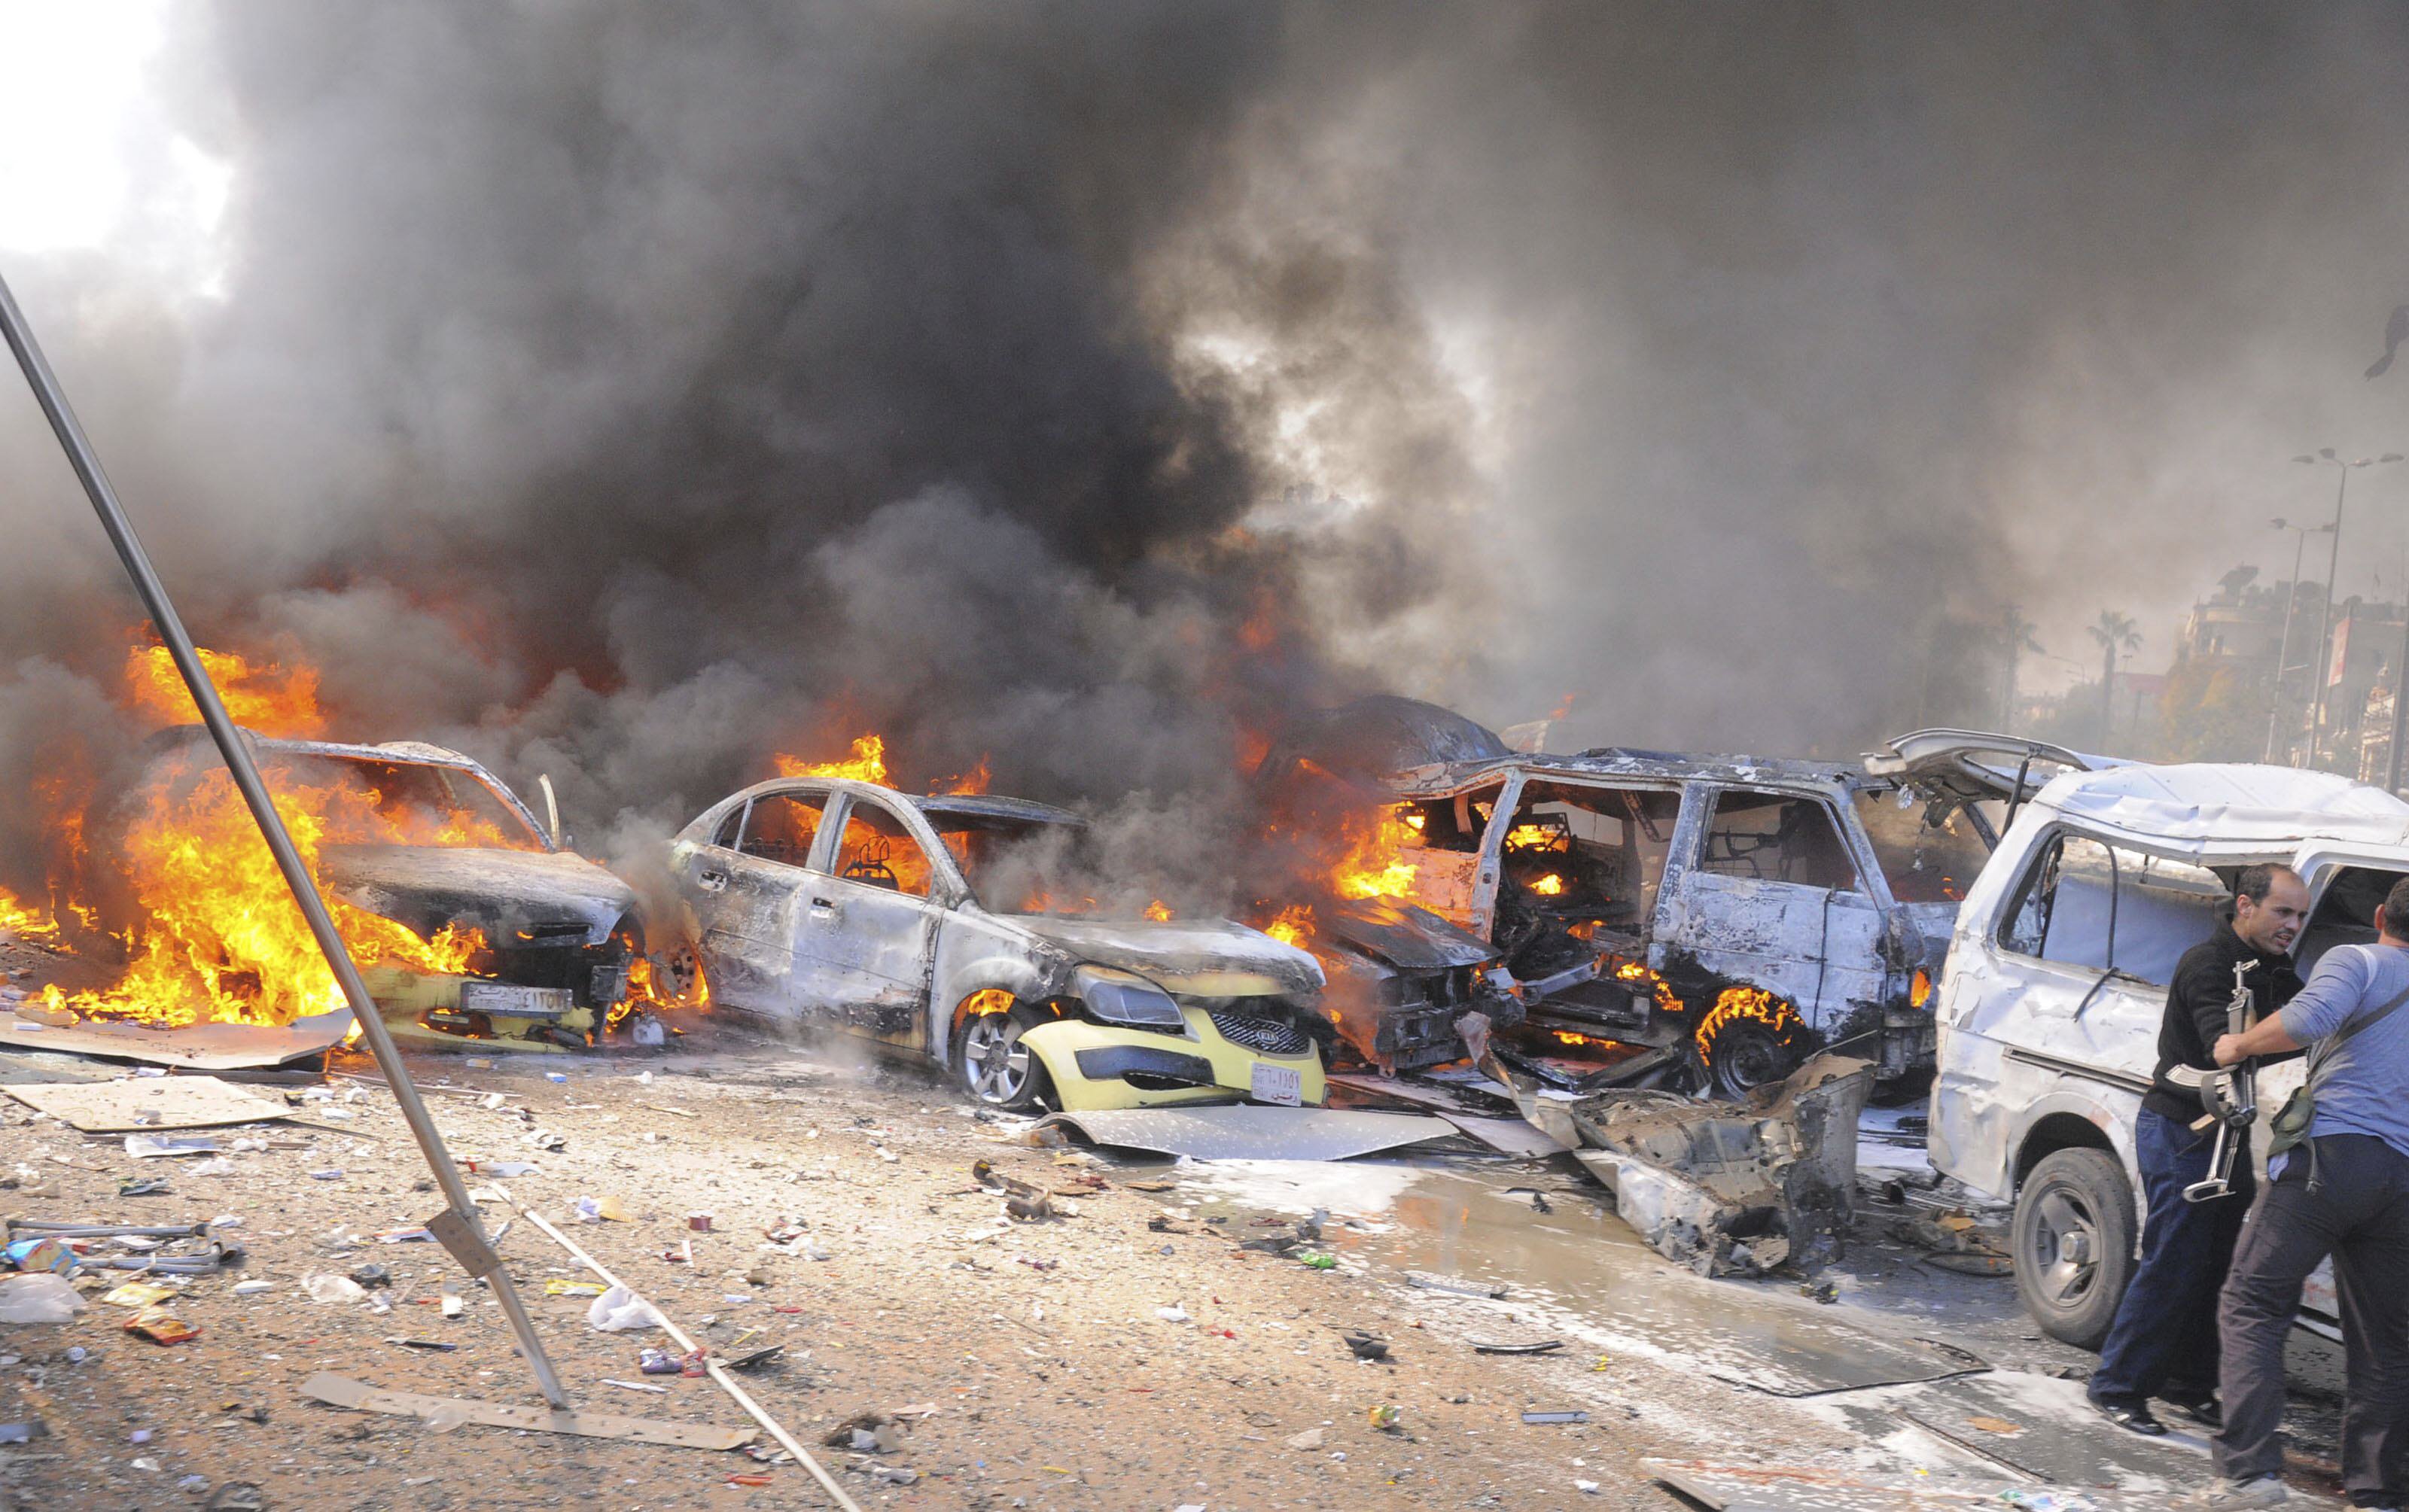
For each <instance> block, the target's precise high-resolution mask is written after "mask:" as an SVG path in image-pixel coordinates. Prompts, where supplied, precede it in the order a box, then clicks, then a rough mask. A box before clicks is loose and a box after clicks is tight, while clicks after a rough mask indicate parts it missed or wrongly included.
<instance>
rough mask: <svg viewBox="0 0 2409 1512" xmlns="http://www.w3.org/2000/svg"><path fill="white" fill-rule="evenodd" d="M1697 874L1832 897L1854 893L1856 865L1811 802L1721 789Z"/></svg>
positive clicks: (1819, 808) (1824, 815) (1817, 805)
mask: <svg viewBox="0 0 2409 1512" xmlns="http://www.w3.org/2000/svg"><path fill="white" fill-rule="evenodd" d="M1698 870H1699V871H1705V872H1709V873H1712V874H1714V875H1717V876H1725V877H1743V878H1747V879H1749V880H1751V881H1754V882H1787V883H1795V884H1796V885H1798V886H1804V887H1825V888H1830V889H1832V890H1833V891H1836V892H1850V891H1854V890H1856V889H1857V869H1856V866H1855V864H1854V863H1853V862H1852V861H1851V860H1850V859H1849V850H1848V847H1847V846H1846V845H1844V844H1843V843H1841V841H1840V832H1839V829H1838V828H1835V827H1834V825H1833V823H1832V815H1831V814H1830V813H1829V812H1827V811H1826V810H1825V807H1824V805H1823V804H1821V803H1819V802H1817V801H1816V800H1815V799H1810V798H1799V797H1796V796H1794V795H1791V794H1786V793H1765V792H1752V791H1750V790H1749V789H1747V788H1740V787H1727V788H1725V789H1724V790H1723V791H1722V792H1721V793H1719V794H1717V795H1716V797H1715V812H1714V817H1713V818H1712V819H1710V820H1709V821H1708V824H1707V843H1706V849H1705V852H1704V854H1703V855H1701V856H1700V857H1699V858H1698Z"/></svg>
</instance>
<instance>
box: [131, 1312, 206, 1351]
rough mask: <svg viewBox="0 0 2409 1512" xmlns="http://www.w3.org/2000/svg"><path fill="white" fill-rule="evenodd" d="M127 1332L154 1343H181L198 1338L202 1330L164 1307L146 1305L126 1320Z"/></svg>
mask: <svg viewBox="0 0 2409 1512" xmlns="http://www.w3.org/2000/svg"><path fill="white" fill-rule="evenodd" d="M125 1332H128V1333H131V1334H133V1335H134V1336H135V1337H136V1338H138V1339H148V1340H150V1341H151V1343H152V1344H181V1343H183V1342H184V1341H185V1340H186V1339H197V1338H199V1337H200V1336H201V1331H200V1329H199V1328H197V1327H196V1326H195V1325H193V1324H191V1323H187V1322H185V1321H184V1320H183V1319H182V1318H178V1317H177V1316H176V1315H175V1314H173V1313H170V1312H168V1311H167V1310H166V1308H164V1307H145V1308H143V1309H142V1310H141V1311H140V1312H138V1313H136V1314H135V1315H134V1316H133V1317H132V1318H127V1319H126V1320H125Z"/></svg>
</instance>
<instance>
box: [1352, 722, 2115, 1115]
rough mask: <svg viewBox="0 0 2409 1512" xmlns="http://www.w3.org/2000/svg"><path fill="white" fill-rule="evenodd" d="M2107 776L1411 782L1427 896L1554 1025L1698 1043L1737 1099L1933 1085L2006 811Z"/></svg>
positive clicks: (2040, 757) (1930, 764) (1554, 776)
mask: <svg viewBox="0 0 2409 1512" xmlns="http://www.w3.org/2000/svg"><path fill="white" fill-rule="evenodd" d="M2087 759H2089V758H2084V757H2080V756H2075V755H2074V754H2073V753H2070V752H2063V751H2057V750H2056V749H2055V748H2050V747H2042V746H2036V745H2033V744H2032V743H2031V742H2021V741H2007V740H2003V739H2001V738H1998V737H1989V736H1982V735H1975V734H1970V733H1968V732H1961V731H1921V732H1918V733H1917V734H1914V735H1911V736H1902V737H1900V738H1899V739H1898V740H1897V742H1893V744H1892V748H1891V749H1890V750H1889V751H1888V752H1886V753H1883V754H1882V755H1879V756H1872V757H1868V759H1867V760H1866V762H1865V763H1863V764H1859V765H1853V764H1848V763H1840V762H1823V761H1805V760H1773V759H1764V758H1758V757H1753V756H1697V755H1686V754H1674V753H1666V752H1656V751H1639V750H1627V749H1621V748H1603V749H1595V750H1590V751H1584V752H1582V753H1580V754H1579V755H1576V756H1551V755H1527V754H1508V755H1503V756H1484V757H1480V758H1477V759H1472V760H1460V761H1448V762H1438V763H1432V764H1427V765H1424V766H1421V767H1417V768H1413V769H1409V770H1406V771H1403V772H1400V773H1397V774H1395V775H1394V776H1393V777H1392V784H1391V785H1392V792H1393V795H1394V797H1395V799H1397V801H1398V803H1399V806H1400V807H1399V813H1400V815H1401V817H1402V820H1403V829H1404V838H1403V842H1402V844H1401V847H1400V858H1401V860H1402V861H1403V862H1404V863H1405V864H1406V865H1407V866H1408V867H1409V868H1410V870H1411V884H1410V895H1411V896H1412V897H1413V898H1414V899H1415V900H1416V901H1418V902H1419V903H1420V904H1421V906H1423V907H1425V908H1428V909H1430V910H1432V911H1434V912H1435V913H1437V914H1441V915H1442V916H1444V917H1446V918H1448V919H1450V920H1452V921H1453V922H1455V923H1457V924H1459V925H1461V926H1462V927H1463V928H1464V929H1466V930H1468V931H1469V932H1471V933H1473V934H1475V935H1478V936H1479V937H1481V938H1483V939H1485V940H1487V941H1489V942H1490V943H1491V944H1492V945H1493V947H1494V948H1495V949H1496V951H1497V952H1498V954H1499V956H1500V957H1501V958H1502V959H1503V960H1504V962H1505V964H1506V966H1507V969H1508V970H1509V971H1510V972H1512V974H1513V976H1514V978H1515V979H1516V981H1517V983H1518V985H1519V986H1518V990H1519V992H1520V995H1521V996H1522V1000H1523V1001H1525V1002H1526V1003H1527V1004H1529V1005H1530V1010H1531V1022H1532V1023H1533V1024H1534V1025H1535V1026H1537V1027H1539V1028H1543V1029H1551V1030H1557V1031H1559V1032H1560V1033H1561V1034H1562V1035H1564V1036H1565V1037H1568V1038H1570V1039H1573V1040H1576V1041H1578V1040H1581V1039H1588V1038H1595V1039H1604V1040H1611V1041H1617V1042H1622V1043H1623V1044H1639V1045H1646V1046H1652V1047H1654V1048H1656V1049H1658V1050H1660V1051H1680V1050H1681V1049H1682V1048H1683V1047H1684V1046H1685V1045H1686V1046H1694V1047H1695V1050H1696V1052H1697V1056H1698V1058H1699V1060H1700V1061H1702V1062H1703V1064H1704V1066H1705V1068H1706V1070H1707V1071H1708V1072H1709V1074H1710V1075H1711V1076H1712V1078H1713V1081H1714V1083H1715V1085H1716V1087H1717V1088H1718V1089H1719V1090H1721V1091H1724V1092H1725V1093H1727V1094H1736V1093H1738V1092H1739V1091H1741V1090H1744V1089H1745V1088H1747V1087H1753V1086H1760V1085H1764V1084H1766V1083H1768V1082H1771V1081H1774V1080H1777V1079H1779V1078H1780V1077H1782V1075H1785V1074H1786V1073H1788V1072H1789V1071H1790V1070H1791V1069H1792V1068H1793V1067H1795V1066H1796V1064H1797V1063H1798V1062H1799V1061H1800V1059H1801V1058H1803V1057H1804V1056H1805V1055H1806V1054H1807V1053H1809V1052H1810V1050H1812V1049H1814V1048H1817V1047H1820V1046H1836V1045H1844V1044H1845V1045H1847V1046H1849V1047H1850V1048H1851V1050H1852V1051H1853V1053H1855V1054H1859V1055H1862V1056H1864V1057H1866V1058H1870V1059H1873V1060H1875V1061H1876V1063H1877V1064H1878V1066H1879V1068H1880V1072H1881V1074H1882V1076H1884V1077H1885V1078H1891V1079H1897V1078H1900V1077H1904V1076H1906V1075H1908V1074H1910V1073H1914V1072H1918V1071H1921V1070H1923V1069H1926V1068H1928V1067H1929V1065H1930V1063H1931V1058H1932V1046H1933V1035H1932V1026H1931V1019H1930V1015H1928V1014H1927V1013H1926V1001H1927V998H1928V995H1929V993H1930V990H1931V985H1932V983H1933V981H1934V980H1935V979H1936V978H1937V977H1938V976H1939V974H1940V968H1941V964H1942V960H1943V958H1944V957H1945V955H1946V952H1947V949H1948V943H1949V937H1950V930H1951V928H1952V924H1953V921H1954V920H1955V914H1956V909H1957V904H1958V901H1959V900H1960V899H1962V898H1963V897H1964V895H1965V888H1966V887H1967V886H1969V885H1970V883H1971V882H1972V880H1973V878H1974V876H1975V875H1976V873H1977V872H1979V871H1980V870H1981V869H1982V866H1983V862H1984V860H1985V859H1987V857H1988V856H1989V854H1990V851H1991V848H1992V846H1993V845H1994V844H1996V842H1997V834H1998V832H1997V828H1996V822H1997V820H1996V811H1997V809H1998V806H1999V805H2000V804H2001V803H2002V802H2004V800H2005V799H2007V798H2008V797H2010V796H2011V795H2012V794H2014V793H2016V792H2019V791H2024V792H2029V791H2033V790H2035V789H2037V786H2038V779H2039V778H2043V777H2046V776H2047V775H2051V774H2054V773H2055V772H2056V771H2057V770H2063V769H2064V768H2066V767H2069V766H2079V765H2083V764H2084V762H2085V761H2086V760H2087ZM2036 768H2038V770H2036ZM1986 804H1987V805H1989V806H1990V807H1991V808H1992V810H1993V811H1994V812H1993V813H1992V814H1986V813H1985V805H1986Z"/></svg>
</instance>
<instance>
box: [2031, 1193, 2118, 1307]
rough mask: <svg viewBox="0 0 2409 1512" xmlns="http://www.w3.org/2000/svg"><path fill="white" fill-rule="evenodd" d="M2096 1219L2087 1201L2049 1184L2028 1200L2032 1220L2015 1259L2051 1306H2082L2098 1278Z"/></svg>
mask: <svg viewBox="0 0 2409 1512" xmlns="http://www.w3.org/2000/svg"><path fill="white" fill-rule="evenodd" d="M2020 1258H2021V1260H2022V1261H2023V1263H2024V1266H2025V1274H2027V1275H2029V1276H2031V1277H2032V1278H2033V1288H2034V1289H2035V1290H2036V1291H2038V1292H2039V1293H2040V1294H2041V1300H2042V1301H2044V1302H2046V1303H2049V1304H2050V1305H2051V1306H2053V1307H2066V1308H2071V1307H2078V1306H2080V1305H2082V1303H2084V1300H2085V1299H2087V1298H2088V1297H2089V1296H2090V1295H2091V1292H2092V1289H2093V1288H2094V1287H2096V1286H2098V1285H2099V1215H2098V1214H2096V1213H2094V1212H2092V1210H2091V1204H2090V1203H2088V1202H2084V1200H2083V1199H2082V1198H2081V1197H2080V1196H2078V1195H2076V1194H2075V1193H2074V1192H2072V1191H2070V1190H2068V1189H2067V1188H2063V1187H2052V1188H2049V1189H2048V1190H2047V1191H2045V1192H2043V1193H2041V1197H2040V1199H2039V1200H2038V1201H2037V1202H2035V1203H2034V1204H2033V1224H2032V1230H2031V1234H2030V1237H2029V1238H2028V1239H2027V1241H2026V1245H2025V1253H2024V1255H2023V1256H2022V1257H2020Z"/></svg>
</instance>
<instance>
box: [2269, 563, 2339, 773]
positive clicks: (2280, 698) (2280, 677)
mask: <svg viewBox="0 0 2409 1512" xmlns="http://www.w3.org/2000/svg"><path fill="white" fill-rule="evenodd" d="M2273 524H2274V526H2275V528H2276V529H2278V530H2289V531H2291V532H2292V581H2291V582H2290V583H2286V584H2285V586H2284V644H2283V649H2281V650H2279V651H2278V652H2276V653H2275V677H2274V684H2273V686H2272V687H2271V688H2269V689H2268V693H2267V748H2266V749H2265V750H2264V751H2262V752H2261V753H2259V756H2258V759H2259V760H2261V761H2272V760H2274V759H2275V723H2276V720H2277V719H2278V718H2279V717H2280V716H2281V715H2282V713H2283V711H2284V679H2285V678H2286V677H2287V676H2289V675H2290V673H2291V670H2292V612H2293V611H2294V610H2295V609H2298V608H2299V607H2300V603H2301V553H2302V552H2303V551H2304V550H2305V549H2306V548H2307V546H2308V544H2309V538H2310V537H2311V536H2314V535H2318V534H2321V533H2323V532H2325V531H2328V530H2331V529H2332V528H2333V526H2331V525H2294V524H2292V523H2291V522H2290V521H2289V520H2284V519H2277V520H2276V521H2274V522H2273Z"/></svg>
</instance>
